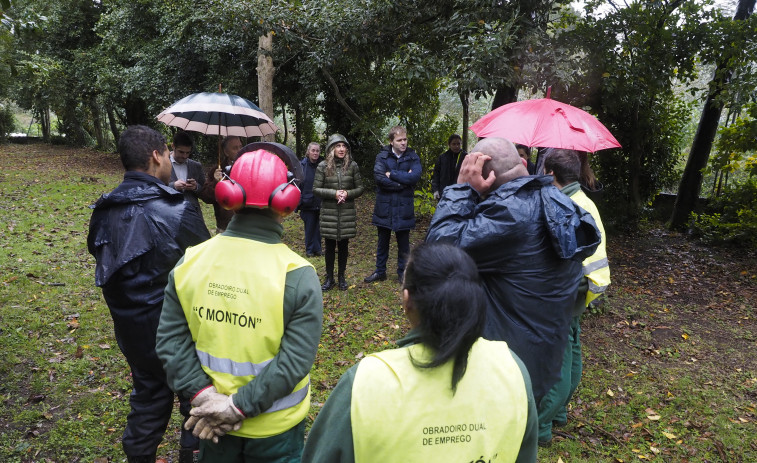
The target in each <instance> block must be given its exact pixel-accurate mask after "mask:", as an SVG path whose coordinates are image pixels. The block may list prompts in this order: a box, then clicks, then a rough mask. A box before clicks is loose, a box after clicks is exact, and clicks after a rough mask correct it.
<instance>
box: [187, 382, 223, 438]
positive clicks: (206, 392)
mask: <svg viewBox="0 0 757 463" xmlns="http://www.w3.org/2000/svg"><path fill="white" fill-rule="evenodd" d="M218 396H220V397H218ZM213 397H218V398H224V399H225V398H226V396H225V395H224V394H219V393H218V391H217V390H216V387H215V386H213V385H210V386H207V387H206V388H204V389H202V390H200V392H198V393H197V394H195V396H194V397H192V400H190V401H189V403H190V404H191V405H192V407H199V406H201V405H203V404H204V403H205V402H207V401H208V400H210V399H211V398H213ZM199 420H200V417H199V416H190V417H189V418H187V421H186V422H185V423H184V429H186V430H187V431H191V430H192V428H193V427H195V425H196V424H197V422H198V421H199Z"/></svg>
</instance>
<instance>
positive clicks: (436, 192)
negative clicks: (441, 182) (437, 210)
mask: <svg viewBox="0 0 757 463" xmlns="http://www.w3.org/2000/svg"><path fill="white" fill-rule="evenodd" d="M441 197H442V196H441V195H440V194H439V192H438V191H435V192H434V199H435V200H437V201H439V198H441Z"/></svg>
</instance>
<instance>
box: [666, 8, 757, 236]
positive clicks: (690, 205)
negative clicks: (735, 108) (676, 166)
mask: <svg viewBox="0 0 757 463" xmlns="http://www.w3.org/2000/svg"><path fill="white" fill-rule="evenodd" d="M754 5H755V0H739V4H738V7H737V9H736V14H735V15H734V17H733V20H734V21H743V20H745V19H747V18H748V17H749V15H751V14H752V12H753V11H754ZM729 66H730V63H729V62H728V60H727V58H723V59H722V60H721V61H720V62H718V63H717V67H716V69H715V75H714V76H713V78H712V81H711V82H710V87H709V88H710V91H709V93H708V94H707V99H706V100H705V103H704V108H703V109H702V115H701V117H700V119H699V125H698V126H697V131H696V134H695V135H694V141H693V142H692V144H691V151H689V158H688V160H687V161H686V168H685V169H684V171H683V177H682V178H681V183H680V184H679V186H678V196H677V198H676V202H675V206H674V208H673V215H672V217H671V219H670V228H672V229H677V230H680V229H685V228H686V227H687V225H688V221H689V216H690V215H691V213H692V212H693V211H694V207H695V206H696V202H697V199H698V198H699V193H700V191H701V189H702V180H703V174H702V171H703V169H704V168H705V167H706V166H707V161H708V160H709V159H710V151H711V150H712V143H713V141H714V140H715V134H716V133H717V130H718V124H719V122H720V114H721V112H722V111H723V106H724V103H723V100H722V99H721V98H719V97H720V96H721V94H722V92H723V90H724V89H725V86H726V85H727V84H728V82H729V81H730V79H731V75H732V74H733V69H731V68H730V67H729Z"/></svg>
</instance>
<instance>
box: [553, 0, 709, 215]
mask: <svg viewBox="0 0 757 463" xmlns="http://www.w3.org/2000/svg"><path fill="white" fill-rule="evenodd" d="M599 3H600V2H589V4H588V12H589V15H588V16H587V17H586V19H585V20H584V21H579V22H577V23H575V25H573V24H570V27H571V28H570V29H566V30H565V31H564V33H562V34H559V36H557V37H556V40H557V42H558V43H559V44H561V46H563V47H567V48H568V49H573V50H575V52H574V53H576V54H578V56H580V59H581V60H582V61H583V66H584V69H585V75H584V77H583V78H582V79H580V80H577V81H575V82H572V83H571V82H568V83H567V86H568V87H569V89H568V91H567V94H566V100H568V102H571V103H573V104H577V105H578V106H583V107H588V108H590V109H591V110H593V112H594V113H595V114H596V115H597V116H598V118H599V120H600V121H601V122H602V123H603V124H605V125H606V126H607V127H608V128H609V129H610V131H611V132H612V133H613V134H614V135H615V137H616V138H617V139H618V141H619V142H620V144H621V145H622V147H623V148H621V149H614V150H605V151H602V152H600V153H597V154H596V155H595V156H593V157H592V164H593V166H594V168H595V170H596V171H597V173H598V177H599V178H600V180H601V181H602V182H603V183H604V184H605V196H604V199H605V200H607V201H608V202H609V203H611V204H613V205H615V206H616V207H613V211H615V212H616V213H617V214H616V215H617V216H618V217H616V218H618V219H621V220H622V221H623V222H624V223H627V224H629V223H630V224H634V223H636V222H637V221H638V219H639V218H640V212H641V210H642V208H643V206H644V204H646V202H647V201H648V199H649V198H651V197H652V196H653V195H654V194H656V193H657V192H659V191H660V190H661V189H663V188H665V187H668V186H671V185H672V184H673V183H674V182H675V180H676V179H677V172H676V165H677V163H678V160H679V158H680V156H681V153H682V151H683V149H684V143H685V139H684V135H685V133H686V132H685V130H684V128H685V126H686V123H687V121H688V120H689V119H690V118H691V116H692V110H693V109H692V107H690V106H689V105H687V104H686V103H685V102H684V101H683V100H682V99H681V98H680V97H679V96H678V95H677V94H676V92H675V91H674V89H675V86H676V85H678V84H679V83H680V82H687V81H689V80H690V79H691V78H693V77H695V76H696V71H697V63H698V61H697V54H698V53H699V52H700V51H701V47H702V46H703V44H704V43H706V40H707V35H708V33H709V31H710V29H709V27H710V24H711V22H712V19H713V18H716V17H719V16H718V15H717V13H716V11H715V10H712V9H706V8H704V9H703V8H702V5H701V3H700V4H698V5H694V2H678V3H675V4H668V3H659V2H658V3H651V4H650V3H648V2H642V1H633V2H628V3H627V4H626V6H625V7H616V8H613V9H609V10H608V11H605V12H604V13H603V14H601V15H599V14H595V13H593V11H594V9H595V8H596V7H597V6H598V5H599ZM621 205H622V207H618V206H621ZM608 219H609V220H608V221H610V222H611V221H612V220H611V219H612V218H611V217H608Z"/></svg>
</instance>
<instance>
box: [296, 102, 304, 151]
mask: <svg viewBox="0 0 757 463" xmlns="http://www.w3.org/2000/svg"><path fill="white" fill-rule="evenodd" d="M304 126H305V123H304V121H303V117H302V109H301V107H300V105H299V104H296V105H294V152H295V154H297V157H298V158H302V157H304V153H303V150H302V143H303V140H302V138H303V137H304V136H305V134H304V133H303V132H304V130H302V128H303V127H304Z"/></svg>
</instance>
